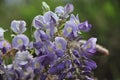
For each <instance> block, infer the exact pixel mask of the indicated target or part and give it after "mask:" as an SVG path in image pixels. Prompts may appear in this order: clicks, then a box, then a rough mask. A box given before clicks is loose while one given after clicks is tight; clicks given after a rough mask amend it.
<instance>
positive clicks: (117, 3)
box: [0, 0, 120, 80]
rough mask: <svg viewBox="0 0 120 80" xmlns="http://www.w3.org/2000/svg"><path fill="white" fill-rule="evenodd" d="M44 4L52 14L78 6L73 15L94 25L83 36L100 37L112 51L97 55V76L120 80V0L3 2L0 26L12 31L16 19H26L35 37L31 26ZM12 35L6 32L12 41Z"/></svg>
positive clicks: (103, 43) (28, 30)
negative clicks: (108, 53) (105, 54)
mask: <svg viewBox="0 0 120 80" xmlns="http://www.w3.org/2000/svg"><path fill="white" fill-rule="evenodd" d="M42 1H45V2H47V3H48V5H49V6H50V8H51V10H52V11H54V9H55V7H57V6H60V5H61V6H64V5H65V4H66V3H72V4H73V5H74V12H73V13H74V14H79V18H80V21H81V22H82V21H85V20H88V21H89V23H91V24H92V26H93V27H92V29H91V31H90V32H88V33H83V35H84V36H85V39H88V38H89V37H97V38H98V42H97V43H99V44H101V45H102V46H104V47H106V48H107V49H108V50H109V52H110V55H108V56H103V55H101V56H95V57H96V62H97V64H98V68H97V69H96V70H95V76H96V77H97V78H98V79H99V80H120V47H119V46H120V42H119V41H120V0H0V27H3V28H4V29H8V30H10V24H11V21H12V20H25V21H26V22H27V32H26V33H25V34H26V35H28V36H31V34H32V33H30V32H31V31H30V29H31V23H32V20H33V18H34V17H35V16H36V15H39V14H42V8H41V4H42ZM11 33H12V32H11V31H8V32H6V33H5V39H7V40H8V41H10V42H11V35H10V34H11Z"/></svg>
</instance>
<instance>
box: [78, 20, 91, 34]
mask: <svg viewBox="0 0 120 80" xmlns="http://www.w3.org/2000/svg"><path fill="white" fill-rule="evenodd" d="M91 27H92V25H91V24H88V21H85V22H82V23H80V24H79V26H78V28H79V30H81V31H84V32H88V31H89V30H90V29H91Z"/></svg>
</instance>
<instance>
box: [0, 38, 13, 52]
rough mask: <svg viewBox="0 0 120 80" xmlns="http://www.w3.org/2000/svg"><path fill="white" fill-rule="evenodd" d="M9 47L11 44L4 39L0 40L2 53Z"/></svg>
mask: <svg viewBox="0 0 120 80" xmlns="http://www.w3.org/2000/svg"><path fill="white" fill-rule="evenodd" d="M10 48H11V44H10V43H9V42H7V41H6V40H3V41H0V49H1V50H2V52H3V54H4V53H6V52H7V50H9V49H10Z"/></svg>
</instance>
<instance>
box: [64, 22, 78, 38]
mask: <svg viewBox="0 0 120 80" xmlns="http://www.w3.org/2000/svg"><path fill="white" fill-rule="evenodd" d="M77 32H78V27H77V26H76V25H74V23H73V22H72V21H68V22H66V24H65V27H64V29H63V35H64V36H65V37H70V36H73V37H77V36H78V34H77Z"/></svg>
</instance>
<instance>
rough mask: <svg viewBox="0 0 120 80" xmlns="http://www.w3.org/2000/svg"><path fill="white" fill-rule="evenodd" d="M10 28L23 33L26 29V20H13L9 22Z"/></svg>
mask: <svg viewBox="0 0 120 80" xmlns="http://www.w3.org/2000/svg"><path fill="white" fill-rule="evenodd" d="M11 29H12V30H13V32H15V33H18V34H21V33H24V32H25V31H26V22H25V21H23V20H18V21H17V20H13V21H12V22H11Z"/></svg>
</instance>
